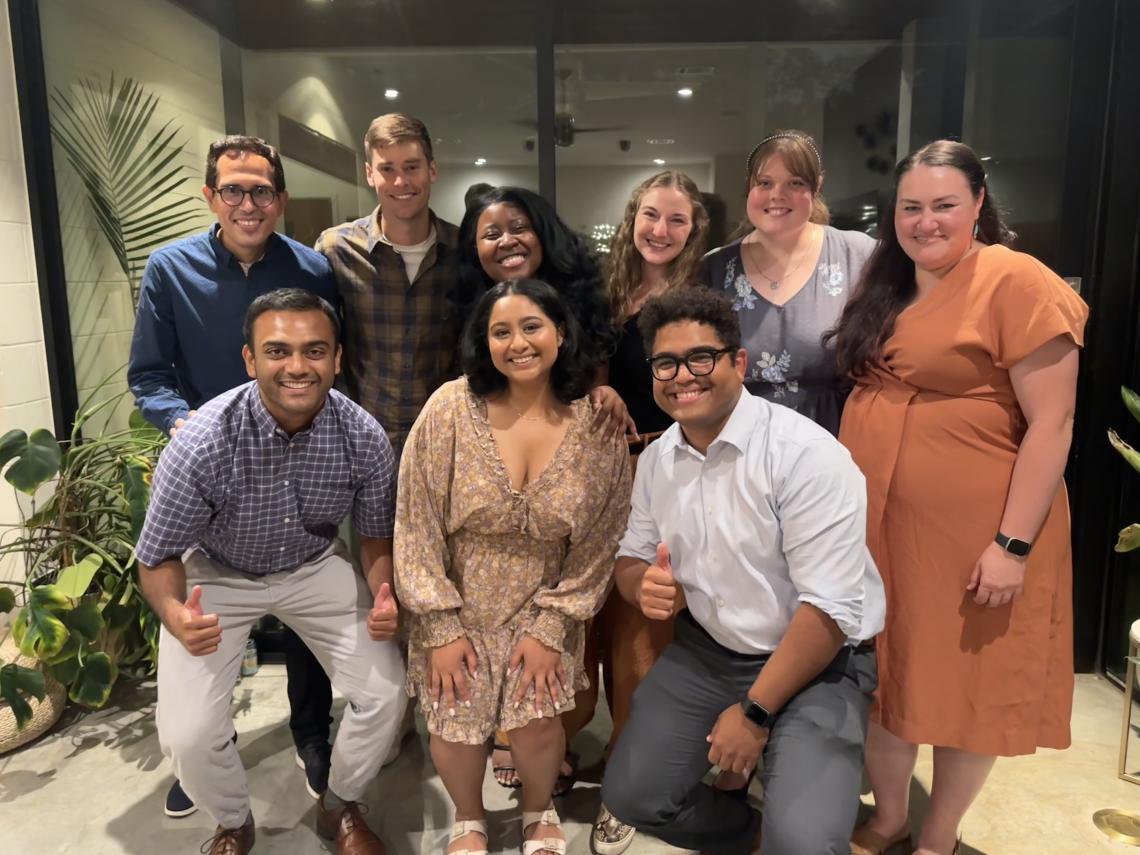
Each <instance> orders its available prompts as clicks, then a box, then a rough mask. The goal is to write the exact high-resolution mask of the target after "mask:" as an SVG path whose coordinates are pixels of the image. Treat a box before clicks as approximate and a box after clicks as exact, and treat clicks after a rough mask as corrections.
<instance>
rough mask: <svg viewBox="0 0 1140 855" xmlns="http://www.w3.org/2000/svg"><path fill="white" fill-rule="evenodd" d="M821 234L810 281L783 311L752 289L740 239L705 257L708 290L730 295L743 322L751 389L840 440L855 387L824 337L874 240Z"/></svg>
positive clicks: (856, 235) (747, 381)
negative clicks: (846, 401) (841, 372)
mask: <svg viewBox="0 0 1140 855" xmlns="http://www.w3.org/2000/svg"><path fill="white" fill-rule="evenodd" d="M823 229H824V234H823V246H822V248H821V249H820V254H819V261H818V262H817V263H816V269H815V272H814V273H813V275H812V278H811V279H809V280H808V282H807V284H806V285H804V287H803V288H802V289H801V290H800V292H799V293H798V294H796V295H795V296H794V297H792V299H790V300H789V301H788V302H787V303H785V304H784V305H783V306H777V305H775V304H774V303H772V302H770V301H768V300H766V299H764V297H762V296H760V295H759V294H758V293H757V292H756V289H755V288H753V287H752V283H751V282H750V281H749V279H748V276H747V275H746V274H745V272H744V261H743V259H742V258H741V255H740V251H741V250H740V245H741V241H739V240H738V241H734V242H733V243H730V244H728V245H727V246H723V247H721V248H719V249H714V250H713V251H712V252H710V253H709V254H708V255H707V256H705V265H706V268H705V269H706V276H707V279H706V281H707V282H708V284H709V286H710V287H712V288H722V289H724V291H725V292H726V293H727V294H728V296H730V297H731V298H732V305H733V308H734V309H736V311H737V313H738V314H739V315H740V332H741V335H742V342H743V344H744V348H745V350H747V351H748V373H747V374H746V375H745V379H744V383H745V385H746V386H747V387H748V390H749V391H750V392H752V393H753V394H754V395H760V396H761V397H763V398H766V399H768V400H769V401H774V402H775V403H778V404H783V405H784V406H787V407H791V408H792V409H793V410H795V411H797V412H799V413H802V414H803V415H805V416H807V417H808V418H810V419H811V420H812V421H814V422H815V423H816V424H818V425H820V426H822V427H824V428H827V430H829V431H831V433H832V434H838V433H839V416H840V414H841V413H842V411H843V401H844V399H845V398H846V397H847V390H848V387H849V384H848V383H847V382H845V380H844V378H841V377H839V376H838V375H837V374H836V373H835V364H834V361H833V359H832V357H831V355H830V354H829V353H825V352H824V350H823V347H822V345H821V344H820V337H821V336H822V335H823V334H824V333H825V332H826V331H827V330H829V329H831V328H832V327H833V326H835V323H836V321H838V320H839V313H840V312H842V311H843V307H844V305H846V303H847V300H848V298H849V297H850V295H851V289H852V288H853V287H854V286H855V284H856V282H857V281H858V279H859V273H860V271H861V270H862V269H863V265H864V263H866V261H867V258H868V257H869V256H870V255H871V251H872V250H873V249H874V248H875V241H874V239H873V238H871V237H869V236H867V235H865V234H863V233H862V232H848V231H840V230H839V229H834V228H832V227H831V226H824V227H823ZM760 287H761V288H763V287H765V284H764V283H761V286H760Z"/></svg>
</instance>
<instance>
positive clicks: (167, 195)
mask: <svg viewBox="0 0 1140 855" xmlns="http://www.w3.org/2000/svg"><path fill="white" fill-rule="evenodd" d="M51 107H52V117H51V129H52V135H53V136H54V137H55V140H56V142H57V143H59V146H60V148H62V149H63V153H64V156H65V158H66V159H67V162H68V163H69V164H71V166H72V168H73V169H74V170H75V172H76V174H78V176H79V178H80V180H81V181H82V182H83V188H84V190H85V192H86V196H87V201H88V203H89V205H90V208H91V212H92V214H93V216H94V217H95V222H96V223H98V225H99V229H100V231H101V232H102V233H103V236H104V237H105V238H106V239H107V242H108V243H109V244H110V245H111V249H112V250H113V251H114V253H115V258H116V259H117V260H118V263H119V267H120V268H121V269H122V271H123V275H125V276H126V277H127V280H128V281H129V282H130V287H131V303H132V305H137V304H138V298H139V287H140V284H141V281H142V270H143V267H144V266H145V265H146V260H147V258H148V257H149V256H150V253H151V250H153V249H154V248H155V247H158V246H161V245H162V244H164V243H167V242H168V241H171V240H174V239H175V238H179V237H182V236H183V235H186V234H189V233H190V232H193V231H197V229H198V228H200V227H201V225H202V216H203V211H202V208H201V204H200V203H199V201H198V199H197V197H196V196H194V195H187V194H182V193H178V192H176V191H178V189H179V188H180V187H182V186H183V185H184V184H185V183H186V182H187V181H190V180H191V179H192V178H193V176H192V174H191V172H190V170H189V169H187V168H186V166H184V165H183V164H181V163H180V162H179V158H180V157H181V155H182V153H183V151H184V150H185V148H186V143H185V141H183V142H177V141H176V137H177V136H178V135H179V133H180V132H181V130H182V129H181V128H180V127H178V126H176V125H174V124H173V123H172V121H167V122H165V123H164V124H162V125H158V126H157V127H155V125H156V124H157V123H156V122H155V120H154V114H155V111H156V110H157V108H158V96H156V95H155V94H154V93H153V92H148V91H147V90H146V89H144V88H143V87H142V86H141V85H140V84H139V83H138V82H137V81H135V80H133V79H131V78H130V77H127V78H124V79H123V81H122V82H121V83H119V84H118V85H116V83H115V76H114V75H113V74H112V75H111V79H110V80H109V81H108V83H107V85H106V86H103V85H101V84H100V83H99V82H98V81H95V80H89V79H84V80H81V81H79V83H78V84H77V85H76V86H75V87H74V92H73V94H71V95H70V96H69V95H68V94H67V93H65V92H63V91H62V90H60V89H58V88H57V89H56V90H55V91H54V92H53V93H52V95H51Z"/></svg>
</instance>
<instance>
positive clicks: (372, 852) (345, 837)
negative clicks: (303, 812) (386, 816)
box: [317, 794, 388, 855]
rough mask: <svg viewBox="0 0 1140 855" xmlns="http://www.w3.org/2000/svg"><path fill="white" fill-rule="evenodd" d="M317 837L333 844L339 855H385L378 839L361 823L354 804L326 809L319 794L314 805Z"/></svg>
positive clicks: (323, 800) (362, 819)
mask: <svg viewBox="0 0 1140 855" xmlns="http://www.w3.org/2000/svg"><path fill="white" fill-rule="evenodd" d="M317 835H318V836H320V837H323V838H324V839H325V840H332V841H334V842H335V843H336V851H337V853H339V855H388V850H387V849H386V848H385V847H384V844H383V843H382V842H381V840H380V838H379V837H377V836H376V835H375V834H373V833H372V829H370V828H369V827H368V825H367V824H366V823H365V822H364V817H363V816H361V810H360V805H359V804H358V803H357V802H349V803H348V804H347V805H345V806H344V807H342V808H326V807H325V796H324V794H322V795H321V797H320V799H319V800H318V801H317Z"/></svg>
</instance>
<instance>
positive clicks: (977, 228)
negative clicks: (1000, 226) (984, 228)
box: [974, 219, 981, 240]
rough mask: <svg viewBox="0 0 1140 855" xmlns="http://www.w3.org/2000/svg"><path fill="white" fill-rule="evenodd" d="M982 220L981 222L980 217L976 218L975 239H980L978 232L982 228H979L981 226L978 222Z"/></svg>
mask: <svg viewBox="0 0 1140 855" xmlns="http://www.w3.org/2000/svg"><path fill="white" fill-rule="evenodd" d="M980 222H981V220H980V219H978V220H974V240H977V239H978V232H979V231H980V229H979V227H978V224H979V223H980Z"/></svg>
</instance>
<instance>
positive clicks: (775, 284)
mask: <svg viewBox="0 0 1140 855" xmlns="http://www.w3.org/2000/svg"><path fill="white" fill-rule="evenodd" d="M815 237H816V233H815V232H814V231H813V232H812V237H811V240H810V241H808V245H807V246H806V247H804V250H803V252H801V253H800V257H799V260H798V261H797V262H796V263H795V264H794V265H792V266H791V267H789V268H788V269H787V270H785V271H784V275H783V277H782V278H781V279H773V278H772V277H771V276H769V275H768V274H767V273H765V272H764V270H763V269H762V268H761V267H760V265H759V264H758V263H757V261H756V243H757V242H753V243H750V244H748V246H749V250H748V252H749V254H750V255H751V256H752V263H753V264H755V265H756V272H757V273H759V274H760V276H761V278H763V279H767V280H768V287H769V288H770V289H771V290H773V291H779V290H780V285H781V283H782V282H783V281H784V280H786V279H787V278H788V277H789V276H791V275H792V274H793V273H795V272H796V271H797V270H799V269H800V265H801V264H803V263H804V259H805V258H807V256H808V252H809V251H810V250H811V248H812V246H814V245H815Z"/></svg>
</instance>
